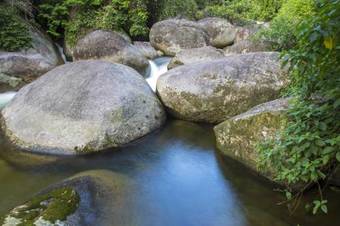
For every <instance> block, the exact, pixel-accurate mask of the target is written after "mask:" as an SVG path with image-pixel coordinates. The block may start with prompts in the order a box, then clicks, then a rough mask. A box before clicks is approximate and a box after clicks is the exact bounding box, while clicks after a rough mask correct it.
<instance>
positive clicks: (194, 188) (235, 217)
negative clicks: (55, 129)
mask: <svg viewBox="0 0 340 226" xmlns="http://www.w3.org/2000/svg"><path fill="white" fill-rule="evenodd" d="M214 139H215V138H214V135H213V131H212V127H211V126H209V125H198V124H194V123H190V122H183V121H176V120H170V121H169V122H168V123H167V124H166V125H165V127H164V128H162V129H160V130H159V131H156V132H155V133H153V134H150V135H148V136H146V137H144V138H142V139H141V140H138V141H137V142H135V143H133V144H130V145H128V146H127V147H124V148H121V149H119V150H108V151H106V152H105V153H99V154H95V155H90V156H82V157H63V158H55V157H48V158H46V157H44V156H35V155H30V154H27V153H20V152H18V151H15V150H12V149H11V148H10V147H8V145H6V143H5V142H4V141H3V139H1V148H0V183H1V186H0V200H1V201H0V203H1V204H0V215H2V214H4V213H6V212H7V211H8V210H9V209H10V208H12V207H14V206H16V205H18V204H20V203H22V202H23V201H25V200H26V199H28V198H29V197H31V196H32V195H33V194H34V193H36V192H37V191H39V190H40V189H42V188H44V187H46V186H48V185H50V184H52V183H54V182H57V181H60V180H62V179H64V178H67V177H69V176H72V175H74V174H76V173H79V172H83V171H86V170H93V169H107V170H110V171H114V172H118V173H121V174H124V175H126V176H128V177H129V178H131V179H132V180H133V181H134V182H135V186H136V187H135V188H134V189H131V191H130V190H129V188H127V189H128V192H134V193H136V192H137V193H138V195H137V196H136V195H134V197H136V198H135V200H133V203H134V207H133V210H132V209H127V210H126V213H131V214H127V216H126V217H122V219H113V222H115V225H119V226H121V225H140V226H160V225H162V226H164V225H165V226H215V225H216V226H288V225H294V226H296V225H297V224H298V223H300V225H301V226H337V225H340V224H339V222H340V215H339V214H338V211H339V209H340V199H339V192H337V193H336V192H334V191H327V192H326V195H327V198H328V199H329V201H330V202H331V203H330V213H329V215H328V216H326V217H311V216H308V215H305V214H303V213H304V212H303V211H300V210H298V211H297V212H296V213H295V215H294V216H289V214H288V212H287V209H286V208H285V207H284V206H277V205H276V203H277V202H279V201H281V200H282V197H281V196H280V195H279V193H278V192H275V191H273V189H274V187H273V186H272V185H271V184H269V183H267V182H266V181H264V180H261V179H259V178H258V177H256V176H255V175H253V173H252V172H249V171H248V170H246V169H245V168H244V167H242V166H240V165H239V164H237V163H235V162H234V161H232V160H230V159H223V158H222V157H221V156H219V155H218V154H217V153H216V151H215V142H214Z"/></svg>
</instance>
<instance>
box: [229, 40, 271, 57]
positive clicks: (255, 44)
mask: <svg viewBox="0 0 340 226" xmlns="http://www.w3.org/2000/svg"><path fill="white" fill-rule="evenodd" d="M271 49H272V48H271V45H270V43H269V42H266V41H253V40H242V41H239V42H236V43H235V44H233V45H231V46H227V47H225V48H224V49H223V50H224V53H225V54H226V55H229V54H235V53H251V52H266V51H271Z"/></svg>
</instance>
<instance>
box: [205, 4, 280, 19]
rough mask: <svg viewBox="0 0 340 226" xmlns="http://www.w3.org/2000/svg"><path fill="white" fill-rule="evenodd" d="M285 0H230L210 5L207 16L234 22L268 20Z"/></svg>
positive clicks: (206, 11)
mask: <svg viewBox="0 0 340 226" xmlns="http://www.w3.org/2000/svg"><path fill="white" fill-rule="evenodd" d="M282 2H283V0H240V1H235V0H229V1H225V2H224V3H223V4H212V5H208V6H207V7H206V8H205V9H204V11H203V14H204V15H205V16H218V17H225V18H227V19H229V20H231V21H233V22H234V23H245V22H246V21H248V20H261V21H268V20H270V19H272V18H273V17H274V16H275V15H276V13H277V12H278V10H279V9H280V7H281V4H282Z"/></svg>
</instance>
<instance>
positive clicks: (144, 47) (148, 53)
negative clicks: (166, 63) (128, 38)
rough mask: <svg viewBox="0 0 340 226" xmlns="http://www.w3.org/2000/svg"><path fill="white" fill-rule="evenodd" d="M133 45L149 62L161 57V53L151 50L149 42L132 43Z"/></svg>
mask: <svg viewBox="0 0 340 226" xmlns="http://www.w3.org/2000/svg"><path fill="white" fill-rule="evenodd" d="M133 44H134V45H135V46H136V47H137V48H138V50H139V51H140V52H141V53H142V54H143V55H144V56H145V57H146V58H148V59H150V60H152V59H155V58H156V57H161V56H163V53H162V52H161V51H157V50H156V49H155V48H153V47H152V45H151V44H150V42H134V43H133Z"/></svg>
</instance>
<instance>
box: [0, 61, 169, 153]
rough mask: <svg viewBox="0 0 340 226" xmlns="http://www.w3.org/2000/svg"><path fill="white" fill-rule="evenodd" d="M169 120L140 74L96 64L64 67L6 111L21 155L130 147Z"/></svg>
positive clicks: (8, 127) (5, 121) (30, 87)
mask: <svg viewBox="0 0 340 226" xmlns="http://www.w3.org/2000/svg"><path fill="white" fill-rule="evenodd" d="M165 117H166V116H165V112H164V110H163V107H162V105H161V103H160V101H159V100H158V98H157V97H156V95H155V94H154V93H153V91H152V90H151V88H150V87H149V86H148V84H147V83H146V81H145V79H144V78H143V77H142V75H140V74H139V73H138V72H137V71H135V70H134V69H132V68H130V67H128V66H125V65H122V64H112V63H109V62H105V61H99V60H96V61H95V60H92V61H77V62H74V63H70V64H65V65H62V66H59V67H57V68H55V69H53V70H52V71H50V72H48V73H46V74H45V75H43V76H42V77H40V78H39V79H38V80H36V81H34V82H32V83H31V84H29V85H27V86H25V87H23V88H22V89H20V90H19V92H18V93H17V94H16V96H15V98H14V99H13V100H12V101H11V102H10V103H9V104H8V105H7V106H6V107H5V108H4V109H3V110H2V123H1V125H2V128H3V130H4V132H5V135H6V137H7V138H9V141H10V142H11V143H13V144H14V145H16V146H18V147H19V148H20V149H24V150H27V151H31V152H39V153H49V154H67V155H76V154H86V153H89V152H97V151H100V150H103V149H106V148H110V147H118V146H122V145H124V144H127V143H129V142H131V141H133V140H135V139H137V138H140V137H142V136H145V135H146V134H148V133H150V132H152V131H153V130H155V129H157V128H159V127H161V125H162V124H163V123H164V121H165Z"/></svg>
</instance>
